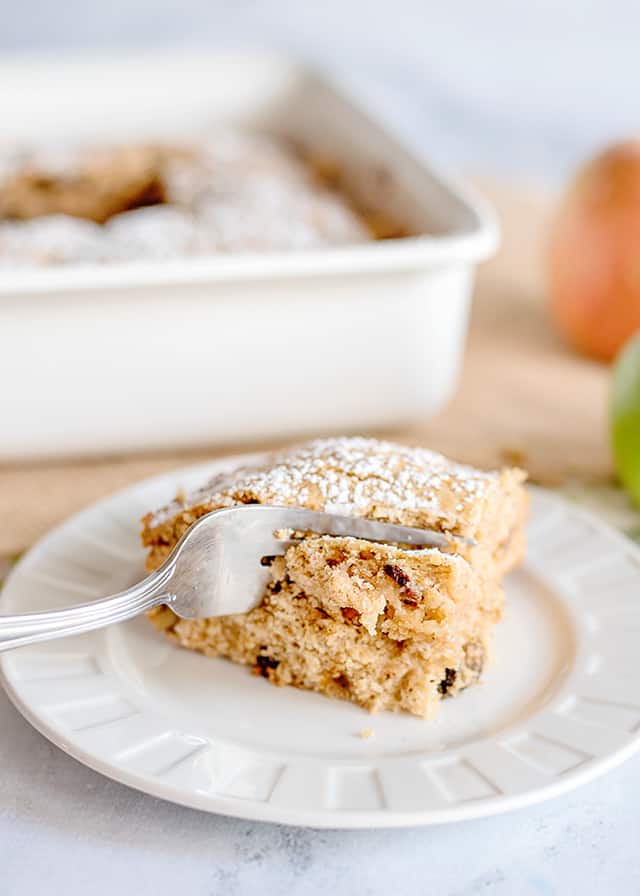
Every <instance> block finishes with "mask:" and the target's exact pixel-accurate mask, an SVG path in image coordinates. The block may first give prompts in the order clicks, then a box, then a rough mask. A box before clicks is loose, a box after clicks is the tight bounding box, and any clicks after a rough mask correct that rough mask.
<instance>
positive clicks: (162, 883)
mask: <svg viewBox="0 0 640 896" xmlns="http://www.w3.org/2000/svg"><path fill="white" fill-rule="evenodd" d="M2 18H3V24H2V29H0V49H4V50H13V51H15V50H25V49H26V50H34V49H47V50H55V49H56V48H62V47H64V48H74V49H78V48H83V49H86V48H103V49H104V48H109V47H123V46H128V47H139V46H145V45H148V44H152V43H156V44H157V43H163V44H167V43H175V44H180V45H182V46H184V45H185V44H194V43H197V44H199V45H200V46H202V45H203V44H215V45H218V46H228V45H231V46H234V45H235V46H237V45H238V44H240V45H246V44H262V45H271V46H273V45H275V46H279V47H281V48H283V49H288V50H293V51H296V52H299V53H302V54H304V55H308V56H311V57H313V58H315V59H317V60H319V61H321V62H324V63H327V64H328V65H330V66H331V67H333V68H334V69H335V70H336V71H337V72H340V73H341V74H342V75H343V76H344V77H346V78H348V79H349V80H350V81H351V82H352V83H354V84H356V85H357V86H358V87H359V89H361V90H362V91H363V93H365V94H366V95H367V96H368V97H369V98H370V99H371V101H372V102H373V103H374V104H375V105H377V106H378V107H379V108H380V109H381V110H382V111H383V113H384V114H385V115H387V116H388V117H389V118H391V119H393V120H394V121H395V122H396V124H398V125H399V126H400V127H401V129H403V130H405V131H406V132H407V134H409V135H411V136H412V137H414V138H415V139H418V140H421V141H422V142H423V143H424V144H425V146H428V148H429V150H430V152H431V153H432V154H433V155H434V156H435V157H436V158H437V159H439V160H440V161H442V162H445V163H447V164H450V165H452V166H453V167H454V168H467V169H468V168H472V169H473V170H475V171H476V172H481V171H486V172H491V173H494V174H499V175H502V176H505V177H511V178H516V177H519V178H523V177H524V178H528V179H532V180H538V181H540V180H542V181H547V182H551V183H559V182H560V181H561V180H562V179H563V178H564V177H565V175H566V172H567V171H568V170H569V169H570V167H571V166H573V165H574V164H575V163H576V161H577V160H578V159H579V158H580V157H582V156H583V155H584V154H585V153H588V152H590V151H591V150H592V149H593V147H594V146H597V145H598V144H599V143H601V142H602V141H606V140H607V139H610V138H611V137H612V136H617V135H619V134H626V133H630V132H634V131H636V130H637V125H638V118H637V110H638V105H637V78H636V77H635V75H636V74H637V52H638V33H639V30H640V6H638V4H636V3H633V2H631V0H614V2H605V0H581V2H566V3H564V4H558V3H557V2H556V0H539V2H536V3H535V4H520V3H517V4H509V3H507V2H506V0H484V2H483V3H477V2H471V0H468V2H462V0H448V2H447V3H445V4H441V3H434V2H420V0H410V2H409V0H400V2H395V3H381V2H377V0H370V2H365V0H351V2H345V0H340V2H338V0H325V2H323V3H322V4H311V3H300V4H292V3H284V2H277V0H268V2H264V0H258V2H252V3H240V2H236V3H228V2H226V3H225V2H222V0H110V2H109V3H102V4H87V3H86V2H84V0H69V2H66V3H64V4H41V3H38V4H37V9H36V4H35V3H34V2H33V0H22V2H21V3H19V4H11V5H10V7H9V5H7V9H6V10H4V11H3V17H2ZM639 845H640V757H637V758H635V759H633V760H631V761H629V762H628V763H627V764H626V765H624V766H623V767H621V768H619V769H617V770H616V771H614V772H612V773H610V774H609V775H607V776H606V777H605V778H603V779H601V780H599V781H596V782H594V783H592V784H590V785H588V786H586V787H583V788H582V789H580V790H578V791H576V792H574V793H573V794H571V795H569V796H566V797H562V798H560V799H557V800H554V801H552V802H550V803H548V804H545V805H542V806H539V807H536V808H532V809H527V810H523V811H520V812H516V813H513V814H510V815H506V816H501V817H497V818H493V819H486V820H482V821H473V822H467V823H464V824H456V825H452V826H448V827H440V828H429V829H412V830H395V831H355V832H336V831H323V832H316V831H309V830H296V829H293V828H287V827H280V826H275V825H268V824H252V823H245V822H242V821H236V820H229V819H225V818H222V817H215V816H211V815H205V814H200V813H198V812H195V811H192V810H188V809H183V808H180V807H177V806H172V805H170V804H166V803H162V802H160V801H158V800H155V799H152V798H150V797H147V796H144V795H141V794H138V793H136V792H135V791H132V790H129V789H127V788H126V787H124V786H121V785H119V784H115V783H112V782H110V781H108V780H106V779H103V778H101V777H100V776H99V775H97V774H96V773H94V772H92V771H90V770H88V769H86V768H84V767H82V766H81V765H79V764H78V763H76V762H75V761H74V760H72V759H69V758H68V757H66V756H65V755H64V754H63V753H61V752H60V751H59V750H57V749H56V748H55V747H53V746H52V745H50V744H49V743H48V742H47V741H46V740H45V739H44V738H42V737H41V736H40V735H39V734H37V733H36V732H35V731H34V730H32V729H31V728H30V727H29V725H28V724H27V723H26V722H25V721H24V720H23V719H22V718H21V717H20V716H19V715H18V713H17V712H16V711H15V710H14V709H13V708H12V706H11V705H10V704H9V702H8V701H7V699H6V697H4V695H2V694H1V693H0V896H31V894H36V896H38V894H40V893H47V894H53V896H56V894H62V893H64V894H65V896H80V894H82V896H85V894H91V896H102V894H109V896H112V894H129V893H135V894H136V896H146V894H153V896H162V894H165V893H171V894H176V893H177V894H184V896H213V894H224V896H242V894H247V893H259V894H260V896H266V894H268V896H278V894H304V896H312V894H315V893H332V894H333V896H342V894H345V896H347V894H348V896H365V894H377V893H392V894H395V893H398V894H400V893H407V894H408V893H418V894H421V893H425V894H426V893H428V894H429V896H463V894H492V896H493V894H499V896H500V894H504V896H520V894H522V896H534V894H535V896H551V894H567V893H573V892H576V893H580V896H601V894H609V893H616V894H617V896H627V894H628V896H635V894H638V893H640V850H639V848H638V847H639Z"/></svg>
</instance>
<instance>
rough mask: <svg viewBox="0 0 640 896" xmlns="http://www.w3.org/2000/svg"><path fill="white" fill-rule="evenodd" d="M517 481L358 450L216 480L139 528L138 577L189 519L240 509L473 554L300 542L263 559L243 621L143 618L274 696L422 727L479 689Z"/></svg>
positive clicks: (410, 451)
mask: <svg viewBox="0 0 640 896" xmlns="http://www.w3.org/2000/svg"><path fill="white" fill-rule="evenodd" d="M523 480H524V474H523V473H522V472H521V471H519V470H515V469H508V470H503V471H501V472H498V473H483V472H480V471H478V470H474V469H471V468H469V467H464V466H461V465H459V464H455V463H452V462H451V461H449V460H447V459H446V458H444V457H442V456H441V455H438V454H434V453H433V452H430V451H426V450H424V449H420V448H405V447H402V446H399V445H394V444H391V443H388V442H380V441H376V440H373V439H361V438H353V439H347V438H344V439H327V440H322V441H315V442H311V443H309V444H306V445H303V446H301V447H299V448H295V449H293V450H292V451H290V452H287V453H283V454H279V455H276V456H274V457H272V458H271V459H269V460H268V461H267V462H266V463H265V464H263V465H261V466H259V467H255V468H242V469H239V470H235V471H233V472H231V473H228V474H221V475H218V476H216V477H215V478H214V479H213V480H211V481H210V482H209V483H207V484H206V485H205V486H204V487H203V488H201V489H199V490H198V491H196V492H194V493H192V494H189V495H186V496H180V499H177V500H176V501H175V502H173V503H172V504H171V505H169V506H168V507H165V508H163V509H162V510H160V511H158V512H156V513H151V514H149V515H147V516H146V517H145V519H144V521H143V542H144V544H145V546H147V547H148V548H149V554H148V567H149V569H155V568H157V567H158V566H159V565H160V564H161V563H162V562H163V560H164V559H165V558H166V557H167V555H168V554H169V553H170V551H171V549H172V548H173V546H174V545H175V544H176V542H177V541H178V539H179V538H180V536H181V535H182V534H183V533H184V532H185V531H186V530H187V529H188V527H189V526H190V525H191V524H192V523H193V522H194V521H195V520H196V519H197V518H198V517H200V516H202V515H203V514H205V513H208V512H210V511H212V510H215V509H218V508H221V507H227V506H230V505H234V504H246V503H263V504H278V505H293V506H301V507H307V508H309V509H313V510H328V511H333V512H336V513H344V514H350V515H355V516H364V517H367V518H370V519H378V520H384V521H388V522H395V523H399V524H404V525H408V526H418V527H425V528H433V529H437V530H439V531H442V532H445V533H451V534H452V535H462V536H464V537H465V538H468V539H472V540H473V541H474V542H475V544H473V545H466V544H462V543H460V542H456V543H455V544H456V551H457V553H446V552H443V551H440V550H437V549H434V548H428V549H427V548H408V547H402V546H397V545H382V544H374V543H371V542H366V541H362V540H359V539H355V538H345V537H334V536H318V535H311V536H307V537H306V538H304V539H303V540H302V541H300V542H299V543H298V544H296V545H294V546H293V547H290V548H289V549H288V550H287V552H286V554H285V556H283V557H276V558H273V560H272V561H271V574H272V579H271V582H270V584H269V585H268V586H267V590H266V593H265V595H264V598H263V600H262V602H261V603H260V605H259V606H258V607H256V608H255V609H253V610H251V611H250V612H249V613H246V614H241V615H236V616H227V617H220V618H215V619H204V620H183V619H178V618H177V617H176V616H175V615H174V614H173V613H172V612H171V610H169V609H168V608H166V607H165V608H160V609H158V610H155V611H153V612H152V613H151V614H150V615H151V619H152V621H153V622H154V623H155V624H156V626H157V627H158V628H160V629H162V630H164V631H165V632H166V633H167V634H168V635H169V637H170V638H172V639H173V640H174V641H176V642H177V643H178V644H181V645H182V646H184V647H188V648H190V649H193V650H199V651H201V652H202V653H204V654H207V655H209V656H224V657H228V658H229V659H231V660H234V661H235V662H239V663H245V664H247V665H249V666H251V667H252V669H253V670H254V672H255V673H256V674H259V675H261V676H263V677H264V678H267V679H268V680H269V681H271V682H272V683H274V684H279V685H284V684H291V685H294V686H296V687H301V688H307V689H311V690H315V691H319V692H320V693H324V694H327V695H329V696H333V697H340V698H342V699H348V700H352V701H353V702H355V703H358V704H360V705H361V706H364V707H366V708H368V709H370V710H373V711H375V710H379V709H390V710H404V711H407V712H411V713H414V714H415V715H418V716H423V717H428V716H430V715H432V713H433V711H434V710H435V708H436V707H437V705H438V703H439V702H440V700H441V699H442V698H443V697H445V696H449V695H452V694H455V693H457V692H459V691H460V690H462V689H463V688H465V687H467V686H468V685H469V684H472V683H474V682H476V681H477V680H478V679H479V678H480V675H481V673H482V669H483V667H484V665H485V663H486V660H487V657H488V652H489V644H490V636H491V632H492V629H493V627H494V625H495V623H496V622H497V620H498V619H499V618H500V614H501V610H502V603H503V592H502V587H501V580H502V577H503V575H504V574H505V572H507V571H508V570H509V569H511V568H512V567H513V566H514V565H515V564H517V563H518V561H519V560H520V558H521V556H522V553H523V549H524V535H523V522H524V517H525V511H526V494H525V491H524V488H523V485H522V483H523Z"/></svg>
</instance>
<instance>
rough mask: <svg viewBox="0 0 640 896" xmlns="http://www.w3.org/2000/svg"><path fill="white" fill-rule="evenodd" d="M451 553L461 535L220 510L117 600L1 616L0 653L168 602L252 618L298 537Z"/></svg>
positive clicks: (279, 510) (274, 510)
mask: <svg viewBox="0 0 640 896" xmlns="http://www.w3.org/2000/svg"><path fill="white" fill-rule="evenodd" d="M296 532H297V533H300V532H302V533H305V532H313V533H316V534H319V535H349V536H353V537H355V538H363V539H366V540H368V541H376V542H386V543H390V544H408V545H412V546H418V545H420V546H425V547H438V548H441V549H444V550H450V549H451V547H452V544H454V543H455V542H456V541H458V542H460V541H466V543H472V542H469V541H468V540H465V539H460V538H456V536H451V535H443V534H442V533H441V532H434V531H431V530H426V529H412V528H409V527H406V526H396V525H393V524H391V523H380V522H375V521H373V520H367V519H362V518H360V517H350V516H342V515H339V514H334V513H321V512H317V511H314V510H304V509H302V508H297V507H273V506H268V505H264V504H243V505H241V506H238V507H227V508H223V509H222V510H215V511H213V512H212V513H208V514H207V515H206V516H203V517H201V518H200V519H199V520H198V521H197V522H195V523H194V524H193V525H192V526H191V528H190V529H189V530H188V531H187V532H185V534H184V535H183V536H182V538H181V539H180V541H179V542H178V544H177V545H176V546H175V548H174V549H173V551H172V552H171V554H170V555H169V557H168V558H167V559H166V560H165V562H164V563H163V564H162V566H160V567H159V568H158V569H157V570H156V571H155V572H153V573H151V575H149V576H147V578H145V579H143V580H142V581H141V582H139V583H138V584H137V585H133V586H132V587H131V588H127V590H126V591H121V592H119V593H118V594H114V595H112V596H111V597H105V598H102V599H100V600H95V601H92V602H91V603H87V604H79V605H76V606H74V607H68V608H66V609H61V610H50V611H48V612H43V613H25V614H23V615H19V616H0V652H2V651H4V650H11V649H12V648H14V647H22V646H24V645H26V644H33V643H35V642H37V641H47V640H49V639H53V638H64V637H65V636H67V635H79V634H82V633H83V632H88V631H91V630H93V629H96V628H102V627H103V626H106V625H112V624H113V623H115V622H124V621H125V620H126V619H131V618H132V617H133V616H137V615H138V614H139V613H143V612H144V611H145V610H150V609H152V608H153V607H157V606H159V605H161V604H166V605H168V606H169V607H171V609H172V610H173V612H174V613H175V614H176V615H177V616H180V617H182V618H183V619H203V618H205V617H208V616H226V615H228V614H230V613H246V612H247V611H248V610H250V609H252V608H253V607H255V606H256V605H257V604H258V603H259V602H260V600H261V599H262V596H263V594H264V589H265V586H266V584H267V582H268V581H269V578H270V573H269V569H268V566H269V565H270V563H271V561H272V559H273V558H274V557H276V556H278V555H281V554H283V553H284V551H285V550H286V549H287V548H288V547H289V546H290V545H292V544H295V543H296V541H297V538H296V537H295V533H296Z"/></svg>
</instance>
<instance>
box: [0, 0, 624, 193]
mask: <svg viewBox="0 0 640 896" xmlns="http://www.w3.org/2000/svg"><path fill="white" fill-rule="evenodd" d="M158 45H162V46H170V45H176V46H189V45H192V46H221V47H239V46H240V47H245V46H251V45H252V46H256V45H257V46H269V47H279V48H282V49H286V50H290V51H293V52H295V53H298V54H301V55H303V56H305V57H307V58H311V59H314V60H317V61H320V62H323V63H326V64H328V65H330V66H331V67H332V68H333V69H335V70H336V71H339V72H340V73H342V74H343V75H344V76H345V77H347V78H349V79H350V80H354V81H357V82H358V84H359V85H362V88H363V89H364V90H366V92H367V93H368V94H370V96H371V97H372V98H373V99H374V100H375V102H376V103H378V104H379V105H380V107H381V108H382V109H384V110H385V113H386V114H387V115H389V116H391V117H393V118H395V119H396V120H397V121H398V122H400V123H401V124H402V126H403V127H405V128H406V129H407V131H408V132H410V133H411V134H412V135H414V136H416V137H418V138H421V139H422V140H424V141H425V143H426V144H427V145H428V146H429V149H430V151H431V153H432V154H433V155H435V156H436V157H437V158H438V159H439V160H440V161H445V162H448V163H450V164H451V165H452V166H453V167H456V168H460V167H462V168H465V169H474V170H476V171H483V172H494V173H497V174H502V175H508V176H512V177H515V176H518V177H526V178H534V179H535V178H537V179H545V180H548V181H551V182H555V183H557V182H559V181H560V180H561V179H562V178H563V177H564V176H565V174H566V172H567V171H568V170H569V168H570V167H571V166H572V165H574V164H575V162H576V161H577V160H579V159H580V158H582V157H583V156H584V155H585V154H588V153H590V152H591V151H593V149H594V148H595V147H597V146H599V145H600V144H601V143H602V142H603V141H606V140H608V139H611V138H612V137H618V136H623V135H629V134H634V133H636V132H637V130H638V109H639V107H640V105H639V103H638V88H637V81H638V51H639V47H640V4H638V3H637V2H635V0H609V2H607V0H568V2H567V0H565V2H562V0H560V2H559V0H535V2H528V3H525V2H517V0H516V2H514V0H426V2H424V0H422V2H421V0H396V2H391V0H387V2H380V0H368V2H367V0H322V2H313V0H297V2H296V0H279V2H277V0H253V2H252V0H108V2H106V0H103V2H87V0H66V2H64V0H63V2H56V3H53V2H43V0H0V50H4V51H8V52H9V51H10V52H16V51H25V50H27V51H34V50H38V49H40V50H42V49H44V50H48V51H53V50H62V49H73V50H85V51H86V50H91V49H111V48H137V47H144V46H158Z"/></svg>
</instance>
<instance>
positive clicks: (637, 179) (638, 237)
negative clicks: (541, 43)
mask: <svg viewBox="0 0 640 896" xmlns="http://www.w3.org/2000/svg"><path fill="white" fill-rule="evenodd" d="M548 263H549V266H548V272H549V288H550V295H551V309H552V313H553V316H554V318H555V320H556V322H557V324H558V326H559V328H560V330H561V332H562V333H563V335H564V336H565V338H566V339H567V341H568V342H569V343H570V344H571V345H572V346H574V348H576V349H578V351H581V352H584V353H585V354H588V355H591V356H592V357H595V358H600V359H602V360H606V361H608V360H610V359H611V358H613V357H614V356H615V355H616V353H617V352H618V350H619V349H620V348H621V347H622V345H623V344H624V343H625V342H626V341H627V340H628V339H629V337H630V336H631V335H632V334H633V333H634V332H635V331H636V330H640V140H633V141H628V142H625V143H620V144H617V145H615V146H612V147H610V148H609V149H607V150H605V152H603V153H602V154H601V155H599V156H597V157H596V158H595V159H593V161H591V162H589V163H588V164H587V165H586V166H585V167H584V168H583V169H582V170H581V171H580V172H579V173H578V176H577V177H576V179H575V181H574V182H573V184H572V185H571V186H570V188H569V191H568V192H567V194H566V195H565V196H564V199H563V200H562V203H561V205H560V208H559V210H558V214H557V216H556V219H555V221H554V223H553V226H552V230H551V238H550V241H549V255H548Z"/></svg>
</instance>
